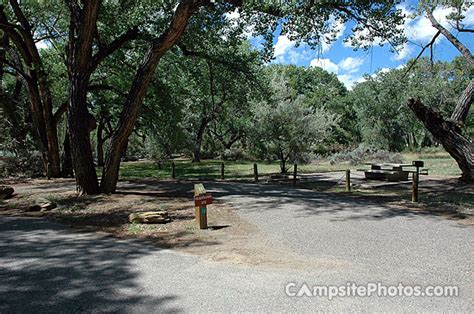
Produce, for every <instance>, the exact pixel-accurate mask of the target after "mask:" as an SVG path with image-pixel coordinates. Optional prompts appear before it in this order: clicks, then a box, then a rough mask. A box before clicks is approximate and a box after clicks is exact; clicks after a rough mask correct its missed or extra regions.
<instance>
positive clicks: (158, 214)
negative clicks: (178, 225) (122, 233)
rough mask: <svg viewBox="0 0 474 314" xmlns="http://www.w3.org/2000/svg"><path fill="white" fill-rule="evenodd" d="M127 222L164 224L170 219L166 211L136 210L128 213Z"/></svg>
mask: <svg viewBox="0 0 474 314" xmlns="http://www.w3.org/2000/svg"><path fill="white" fill-rule="evenodd" d="M128 221H129V222H138V223H152V224H153V223H155V224H164V223H167V222H170V221H171V219H170V218H169V216H168V213H167V212H166V211H154V212H137V213H131V214H130V215H128Z"/></svg>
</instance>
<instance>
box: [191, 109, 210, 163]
mask: <svg viewBox="0 0 474 314" xmlns="http://www.w3.org/2000/svg"><path fill="white" fill-rule="evenodd" d="M207 124H208V120H207V119H206V118H203V119H201V125H200V126H199V130H198V133H197V134H196V143H194V150H193V162H201V146H202V138H203V136H204V132H205V131H206V127H207Z"/></svg>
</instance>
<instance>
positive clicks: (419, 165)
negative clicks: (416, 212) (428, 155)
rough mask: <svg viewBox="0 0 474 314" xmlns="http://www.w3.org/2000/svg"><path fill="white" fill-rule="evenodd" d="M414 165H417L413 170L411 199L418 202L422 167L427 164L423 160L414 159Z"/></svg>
mask: <svg viewBox="0 0 474 314" xmlns="http://www.w3.org/2000/svg"><path fill="white" fill-rule="evenodd" d="M412 165H413V167H416V171H415V172H413V177H412V192H411V201H412V202H418V184H419V182H420V168H422V167H424V166H425V163H424V162H423V161H422V160H414V161H413V162H412Z"/></svg>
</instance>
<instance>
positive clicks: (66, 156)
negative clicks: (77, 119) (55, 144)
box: [61, 131, 74, 178]
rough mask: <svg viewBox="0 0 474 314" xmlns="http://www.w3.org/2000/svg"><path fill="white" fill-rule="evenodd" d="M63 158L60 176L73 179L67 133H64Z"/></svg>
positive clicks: (69, 143)
mask: <svg viewBox="0 0 474 314" xmlns="http://www.w3.org/2000/svg"><path fill="white" fill-rule="evenodd" d="M63 149H64V151H63V157H62V167H61V168H62V173H61V174H62V176H63V177H66V178H67V177H74V171H73V165H72V155H71V142H70V141H69V133H68V132H67V131H66V136H65V137H64V142H63Z"/></svg>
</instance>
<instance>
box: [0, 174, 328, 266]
mask: <svg viewBox="0 0 474 314" xmlns="http://www.w3.org/2000/svg"><path fill="white" fill-rule="evenodd" d="M0 183H1V184H11V185H13V186H14V188H15V191H16V192H15V194H14V196H13V197H12V198H10V199H8V200H4V201H2V202H1V203H0V216H29V217H44V218H48V219H51V220H53V221H57V222H59V223H62V224H66V225H69V226H71V227H72V228H74V229H77V230H78V231H94V232H99V233H104V234H107V235H112V236H115V237H118V238H140V239H143V240H146V241H150V242H152V243H154V244H156V245H159V246H160V247H166V248H172V249H175V250H179V251H182V252H187V253H191V254H196V255H201V256H203V257H204V258H207V259H210V260H213V261H223V262H229V263H233V264H247V265H248V264H250V265H262V264H265V265H272V266H273V267H278V266H281V267H288V266H292V265H294V264H295V263H297V264H303V263H298V262H299V258H298V257H297V256H292V255H291V254H290V253H289V252H283V251H279V250H276V249H272V248H269V247H267V246H266V245H265V239H264V236H263V235H262V234H261V232H260V231H259V229H258V228H257V227H256V226H255V225H253V224H252V223H250V222H248V221H246V220H243V219H242V218H240V217H239V215H237V214H236V212H235V211H234V210H233V209H232V208H231V207H230V206H228V205H226V204H224V203H222V202H219V201H215V203H214V204H212V205H209V206H208V225H209V228H208V229H204V230H201V229H199V228H198V227H197V226H196V222H195V214H194V201H193V198H192V195H193V194H192V191H190V190H189V191H188V190H186V189H182V190H174V191H173V192H171V193H170V192H169V191H160V190H154V191H150V190H147V191H146V192H143V191H141V190H140V188H139V187H137V188H136V189H127V191H126V192H121V193H117V194H112V195H97V196H81V197H78V196H77V195H76V193H75V192H74V183H73V181H71V180H66V179H57V180H24V181H18V180H15V181H7V182H6V181H4V182H0ZM142 183H145V184H149V182H147V181H145V180H143V181H136V182H132V183H131V185H132V186H133V185H134V184H142ZM38 198H46V199H48V200H51V201H54V202H55V203H57V205H58V207H57V208H55V209H53V210H50V211H41V212H30V211H28V210H27V209H28V207H29V206H30V205H32V204H33V203H34V202H35V200H37V199H38ZM153 210H166V211H167V212H168V214H169V216H170V218H171V222H169V223H166V224H138V223H129V222H128V215H129V214H130V213H133V212H140V211H153ZM315 262H317V263H325V261H315Z"/></svg>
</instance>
